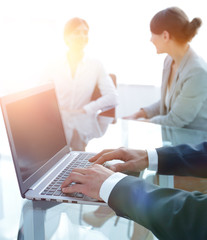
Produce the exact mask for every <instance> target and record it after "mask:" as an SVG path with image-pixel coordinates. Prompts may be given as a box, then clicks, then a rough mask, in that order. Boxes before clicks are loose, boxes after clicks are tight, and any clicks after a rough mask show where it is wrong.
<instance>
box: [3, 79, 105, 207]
mask: <svg viewBox="0 0 207 240" xmlns="http://www.w3.org/2000/svg"><path fill="white" fill-rule="evenodd" d="M1 108H2V114H3V118H4V122H5V127H6V130H7V135H8V140H9V144H10V148H11V153H12V158H13V162H14V165H15V170H16V175H17V179H18V184H19V188H20V192H21V195H22V197H23V198H27V199H31V200H45V201H57V202H70V203H81V204H97V205H105V203H104V202H101V201H98V200H96V199H92V198H90V197H88V196H86V195H83V194H82V193H72V194H63V193H62V191H61V188H60V186H61V184H62V182H63V181H64V180H65V178H66V177H68V175H69V174H70V172H71V171H72V169H73V168H77V167H87V166H89V165H90V162H88V159H89V158H90V157H92V156H93V155H95V154H94V153H87V152H81V151H80V152H79V151H70V147H69V146H68V143H67V142H66V137H65V132H64V127H63V123H62V119H61V114H60V111H59V106H58V100H57V97H56V92H55V87H54V85H53V84H52V83H49V84H44V85H41V86H37V87H33V88H31V89H27V90H25V91H21V92H18V93H14V94H10V95H7V96H3V97H1Z"/></svg>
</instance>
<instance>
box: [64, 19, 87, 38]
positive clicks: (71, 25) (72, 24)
mask: <svg viewBox="0 0 207 240" xmlns="http://www.w3.org/2000/svg"><path fill="white" fill-rule="evenodd" d="M82 24H84V25H85V26H86V27H87V28H88V30H89V26H88V23H87V22H86V21H85V20H84V19H81V18H78V17H75V18H72V19H70V20H69V21H68V22H67V23H66V24H65V28H64V37H65V36H68V35H69V34H71V33H72V32H73V31H74V30H75V29H76V28H77V27H79V26H80V25H82Z"/></svg>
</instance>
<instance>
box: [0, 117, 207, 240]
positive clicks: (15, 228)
mask: <svg viewBox="0 0 207 240" xmlns="http://www.w3.org/2000/svg"><path fill="white" fill-rule="evenodd" d="M94 121H95V122H94ZM80 122H81V124H82V126H80V128H77V129H76V130H77V131H76V132H77V133H78V134H77V136H78V137H77V138H76V140H77V139H81V140H82V143H81V144H80V146H81V147H80V150H83V142H84V149H85V151H90V152H99V151H101V150H103V149H105V148H118V147H121V146H124V147H129V148H136V149H146V148H147V149H151V148H157V147H162V146H173V145H177V144H182V143H189V144H196V143H200V142H202V141H205V140H207V132H202V131H197V130H190V129H185V128H182V129H181V128H174V127H164V126H160V125H156V124H151V123H145V122H138V121H128V120H122V119H117V120H116V121H115V123H112V122H113V119H109V118H105V117H97V119H95V120H94V119H93V121H92V122H91V121H85V123H84V124H89V125H88V126H90V129H89V127H88V126H84V124H83V121H82V120H81V121H80ZM94 126H95V130H94V131H93V128H94ZM0 129H1V135H0V239H1V240H6V239H30V240H31V239H38V240H41V239H50V240H54V239H72V240H73V239H74V240H76V239H77V240H79V239H81V240H82V239H84V240H87V239H90V240H93V239H96V240H97V239H99V240H102V239H104V240H105V239H123V240H125V239H132V238H133V237H134V235H133V234H135V233H134V232H135V231H134V229H135V228H138V229H139V226H138V225H137V224H134V223H133V222H132V221H129V220H127V219H124V218H119V217H117V216H116V215H115V214H114V212H113V211H111V210H110V209H109V208H108V207H102V209H99V210H98V211H97V209H98V207H97V206H92V205H80V204H70V203H61V204H57V203H55V202H47V201H30V200H26V199H22V198H21V195H20V192H19V187H18V183H17V179H16V174H15V170H14V166H13V161H12V156H11V152H10V147H9V144H8V139H7V135H6V131H5V128H4V125H3V122H2V119H0ZM86 129H87V131H86ZM87 134H88V135H87ZM75 148H76V150H77V149H78V144H77V142H76V146H75ZM154 175H155V173H154V172H151V171H147V170H146V171H144V172H143V174H142V177H144V178H146V180H147V181H151V182H153V181H154V178H153V177H151V176H154ZM184 181H185V180H184ZM159 185H160V186H165V187H166V186H167V187H173V186H174V178H173V177H172V176H159ZM94 211H96V214H94ZM94 216H95V217H94ZM140 231H142V229H141V230H140ZM137 232H139V231H137ZM132 236H133V237H132ZM154 239H156V238H154Z"/></svg>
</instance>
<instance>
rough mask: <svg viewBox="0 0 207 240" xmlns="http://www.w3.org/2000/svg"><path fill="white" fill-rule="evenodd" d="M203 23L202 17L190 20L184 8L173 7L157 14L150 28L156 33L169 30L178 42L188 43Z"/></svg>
mask: <svg viewBox="0 0 207 240" xmlns="http://www.w3.org/2000/svg"><path fill="white" fill-rule="evenodd" d="M201 24H202V21H201V19H200V18H193V20H192V21H191V22H190V21H189V19H188V17H187V15H186V14H185V13H184V12H183V10H181V9H180V8H178V7H171V8H166V9H164V10H162V11H160V12H158V13H157V14H155V16H154V17H153V18H152V20H151V22H150V30H151V32H152V33H154V34H161V33H163V31H167V32H169V34H170V36H171V37H174V39H175V40H176V41H177V42H179V43H186V42H189V41H191V39H192V38H193V37H194V36H195V35H196V33H197V30H198V28H199V27H200V26H201Z"/></svg>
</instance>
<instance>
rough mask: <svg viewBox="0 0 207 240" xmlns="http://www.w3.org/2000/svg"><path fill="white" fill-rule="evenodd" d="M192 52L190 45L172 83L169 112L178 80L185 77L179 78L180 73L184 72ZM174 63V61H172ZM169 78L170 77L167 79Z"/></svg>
mask: <svg viewBox="0 0 207 240" xmlns="http://www.w3.org/2000/svg"><path fill="white" fill-rule="evenodd" d="M191 52H192V49H191V48H190V47H189V49H188V51H187V52H186V54H185V56H184V57H183V59H182V61H181V63H180V66H179V68H178V70H177V72H176V74H175V77H174V79H173V82H172V85H171V88H170V91H169V107H168V109H167V112H169V108H170V107H171V103H172V97H173V94H174V92H175V90H176V88H177V87H178V82H179V81H180V80H181V81H182V80H183V79H180V78H179V75H180V72H182V70H183V68H184V67H185V65H186V63H187V61H188V59H189V57H190V55H191ZM171 64H172V62H171ZM170 69H171V65H170ZM168 78H169V76H168ZM167 80H168V79H167ZM166 91H167V88H165V93H166Z"/></svg>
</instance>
